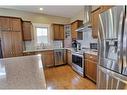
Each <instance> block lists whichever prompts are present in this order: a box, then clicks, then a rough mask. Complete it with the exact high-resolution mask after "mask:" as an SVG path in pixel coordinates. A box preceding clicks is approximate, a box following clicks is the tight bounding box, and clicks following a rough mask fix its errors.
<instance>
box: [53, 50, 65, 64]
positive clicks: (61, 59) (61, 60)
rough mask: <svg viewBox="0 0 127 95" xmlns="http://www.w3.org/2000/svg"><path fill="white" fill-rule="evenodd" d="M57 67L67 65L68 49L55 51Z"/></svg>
mask: <svg viewBox="0 0 127 95" xmlns="http://www.w3.org/2000/svg"><path fill="white" fill-rule="evenodd" d="M54 59H55V66H58V65H63V64H66V49H55V50H54Z"/></svg>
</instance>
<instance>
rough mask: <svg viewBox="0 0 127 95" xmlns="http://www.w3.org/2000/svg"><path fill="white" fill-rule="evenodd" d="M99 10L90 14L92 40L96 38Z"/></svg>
mask: <svg viewBox="0 0 127 95" xmlns="http://www.w3.org/2000/svg"><path fill="white" fill-rule="evenodd" d="M100 12H101V10H100V9H98V10H97V11H95V12H93V13H91V25H92V36H93V38H98V27H99V26H98V23H99V13H100Z"/></svg>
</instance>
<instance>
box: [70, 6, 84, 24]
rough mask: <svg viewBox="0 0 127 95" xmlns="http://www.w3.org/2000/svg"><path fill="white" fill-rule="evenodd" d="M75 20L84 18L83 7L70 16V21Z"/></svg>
mask: <svg viewBox="0 0 127 95" xmlns="http://www.w3.org/2000/svg"><path fill="white" fill-rule="evenodd" d="M75 20H84V8H83V9H82V10H80V11H79V12H78V13H77V14H75V16H73V17H72V18H71V22H73V21H75Z"/></svg>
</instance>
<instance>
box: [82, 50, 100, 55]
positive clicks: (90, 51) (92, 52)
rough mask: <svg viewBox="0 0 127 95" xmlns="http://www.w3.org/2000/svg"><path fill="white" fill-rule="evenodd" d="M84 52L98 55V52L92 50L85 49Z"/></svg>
mask: <svg viewBox="0 0 127 95" xmlns="http://www.w3.org/2000/svg"><path fill="white" fill-rule="evenodd" d="M84 53H88V54H93V55H98V52H97V51H92V50H86V51H85V52H84Z"/></svg>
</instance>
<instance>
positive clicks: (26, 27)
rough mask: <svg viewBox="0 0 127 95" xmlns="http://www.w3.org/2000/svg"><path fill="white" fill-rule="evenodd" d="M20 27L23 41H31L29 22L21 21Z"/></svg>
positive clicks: (30, 25) (30, 24)
mask: <svg viewBox="0 0 127 95" xmlns="http://www.w3.org/2000/svg"><path fill="white" fill-rule="evenodd" d="M22 27H23V40H24V41H31V40H32V36H31V27H32V23H31V22H30V21H23V22H22Z"/></svg>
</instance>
